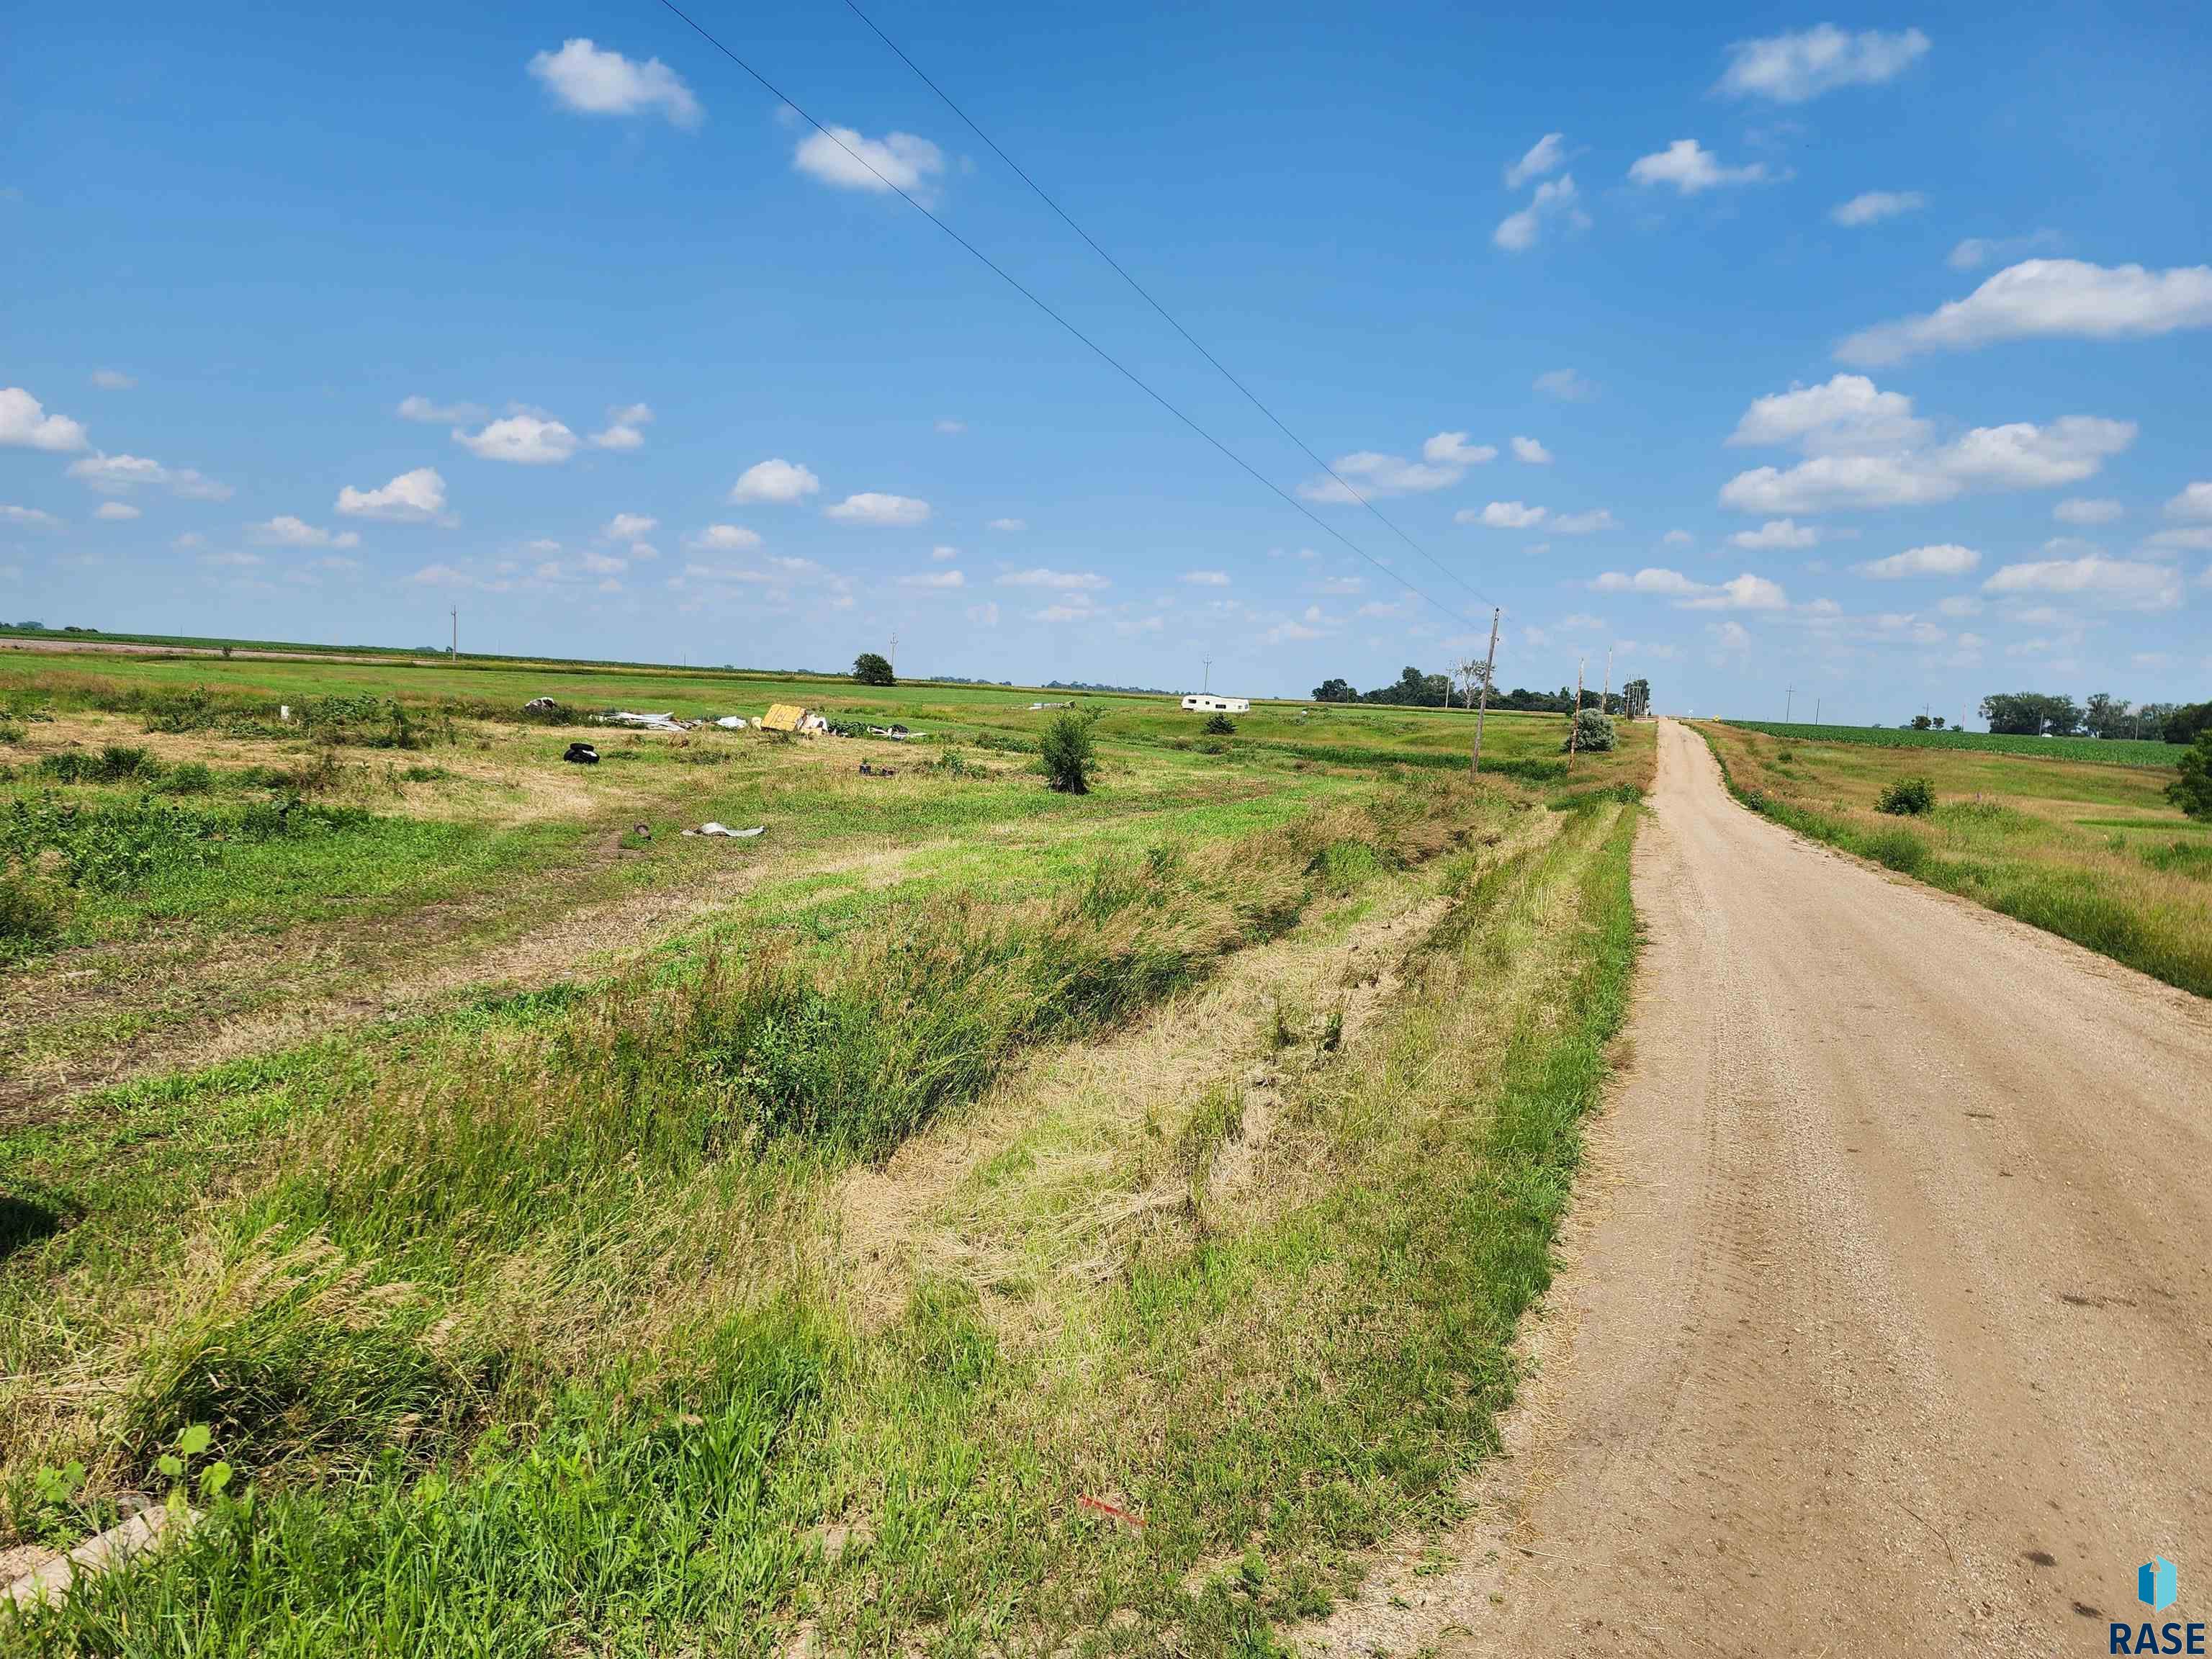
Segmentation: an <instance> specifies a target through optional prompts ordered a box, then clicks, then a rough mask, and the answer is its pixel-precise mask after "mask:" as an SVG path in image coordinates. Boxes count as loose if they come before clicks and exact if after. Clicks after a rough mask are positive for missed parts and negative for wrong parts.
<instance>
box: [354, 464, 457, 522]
mask: <svg viewBox="0 0 2212 1659" xmlns="http://www.w3.org/2000/svg"><path fill="white" fill-rule="evenodd" d="M338 511H339V512H341V513H345V514H346V515H347V516H348V517H349V518H356V519H386V520H391V521H392V522H393V523H395V524H420V523H422V522H423V521H424V520H429V519H436V518H442V517H443V516H444V515H445V511H446V481H445V480H444V479H443V478H441V477H439V476H438V473H437V471H436V469H435V468H433V467H427V466H418V467H416V469H415V470H414V471H411V472H403V473H401V474H400V475H399V476H398V477H396V478H394V479H393V480H392V482H391V483H388V484H386V485H385V486H384V487H383V488H382V489H355V488H354V487H353V486H352V485H351V484H348V485H347V486H346V487H345V488H344V489H341V490H339V491H338Z"/></svg>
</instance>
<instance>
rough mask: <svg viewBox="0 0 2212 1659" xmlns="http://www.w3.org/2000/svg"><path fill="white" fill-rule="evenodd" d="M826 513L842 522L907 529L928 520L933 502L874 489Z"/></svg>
mask: <svg viewBox="0 0 2212 1659" xmlns="http://www.w3.org/2000/svg"><path fill="white" fill-rule="evenodd" d="M822 516H823V518H825V519H834V520H836V521H837V522H838V523H839V524H864V525H872V526H875V527H876V528H877V529H879V530H907V529H911V528H912V527H913V526H915V525H918V524H922V523H925V522H926V521H927V520H928V518H929V503H928V502H927V501H919V500H917V499H916V498H915V497H914V496H912V495H884V494H882V493H881V492H879V491H877V490H873V489H866V490H862V491H861V492H860V494H859V495H848V496H846V497H845V499H844V500H843V501H833V502H831V503H830V504H829V506H828V507H823V509H822Z"/></svg>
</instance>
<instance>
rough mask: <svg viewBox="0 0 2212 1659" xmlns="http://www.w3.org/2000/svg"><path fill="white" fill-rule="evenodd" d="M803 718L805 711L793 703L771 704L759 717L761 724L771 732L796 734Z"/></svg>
mask: <svg viewBox="0 0 2212 1659" xmlns="http://www.w3.org/2000/svg"><path fill="white" fill-rule="evenodd" d="M805 718H806V711H805V709H804V708H800V707H799V705H798V704H797V703H795V702H772V703H770V704H769V706H768V713H767V714H763V715H762V716H761V724H762V725H763V726H766V727H768V729H769V731H771V732H796V731H797V730H799V721H801V720H805Z"/></svg>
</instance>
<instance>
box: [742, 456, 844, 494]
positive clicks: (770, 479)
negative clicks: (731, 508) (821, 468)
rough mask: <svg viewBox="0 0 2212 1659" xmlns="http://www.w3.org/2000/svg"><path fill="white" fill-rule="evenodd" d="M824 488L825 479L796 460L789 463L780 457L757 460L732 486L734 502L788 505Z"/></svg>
mask: <svg viewBox="0 0 2212 1659" xmlns="http://www.w3.org/2000/svg"><path fill="white" fill-rule="evenodd" d="M821 488H822V480H821V479H819V478H817V477H815V476H814V474H813V473H811V471H808V470H807V469H806V468H805V467H803V466H801V465H799V463H798V462H796V461H787V460H785V459H783V457H781V455H777V456H773V457H771V458H770V459H768V460H765V461H757V462H755V463H754V464H753V465H750V466H749V467H747V468H746V469H745V470H744V471H743V472H741V473H740V474H738V481H737V483H734V484H732V485H731V486H730V499H731V500H732V501H771V502H774V503H775V504H776V505H778V506H788V505H790V503H792V502H793V501H801V500H804V499H805V497H807V496H809V495H813V494H815V493H816V492H817V490H819V489H821Z"/></svg>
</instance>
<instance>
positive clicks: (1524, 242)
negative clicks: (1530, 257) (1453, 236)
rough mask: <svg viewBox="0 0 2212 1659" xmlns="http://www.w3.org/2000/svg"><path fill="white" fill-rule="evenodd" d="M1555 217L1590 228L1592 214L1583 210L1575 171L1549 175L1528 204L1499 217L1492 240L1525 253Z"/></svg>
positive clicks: (1512, 251)
mask: <svg viewBox="0 0 2212 1659" xmlns="http://www.w3.org/2000/svg"><path fill="white" fill-rule="evenodd" d="M1553 219H1563V220H1565V222H1567V223H1568V224H1571V225H1572V226H1573V227H1574V228H1576V229H1577V230H1587V229H1589V223H1590V218H1589V214H1587V213H1585V212H1584V211H1583V207H1582V197H1581V196H1580V194H1579V193H1578V192H1577V191H1576V189H1575V175H1574V174H1573V173H1561V174H1560V175H1559V177H1558V178H1556V179H1546V180H1545V181H1544V182H1543V183H1542V184H1541V185H1537V186H1536V193H1535V194H1534V195H1533V196H1531V197H1529V198H1528V206H1527V207H1524V208H1522V210H1520V211H1519V212H1518V213H1510V214H1508V215H1506V216H1505V217H1504V218H1503V219H1501V220H1499V221H1498V228H1497V229H1496V230H1494V231H1492V233H1491V234H1490V240H1492V242H1494V243H1496V244H1497V245H1498V246H1499V247H1502V248H1504V250H1505V251H1506V252H1508V253H1525V252H1528V250H1529V249H1530V248H1532V247H1534V246H1536V243H1537V241H1538V240H1539V239H1540V238H1541V236H1542V235H1543V232H1544V225H1545V223H1546V222H1547V221H1549V220H1553Z"/></svg>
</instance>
